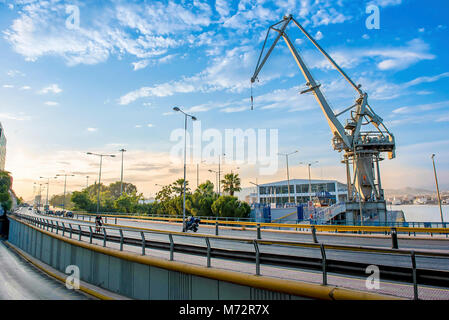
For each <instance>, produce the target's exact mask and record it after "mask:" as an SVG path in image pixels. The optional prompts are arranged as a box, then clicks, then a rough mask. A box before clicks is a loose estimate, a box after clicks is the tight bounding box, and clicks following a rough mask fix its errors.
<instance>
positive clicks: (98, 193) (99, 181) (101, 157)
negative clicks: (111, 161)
mask: <svg viewBox="0 0 449 320" xmlns="http://www.w3.org/2000/svg"><path fill="white" fill-rule="evenodd" d="M87 154H88V155H93V156H97V157H100V173H99V174H98V191H97V214H98V213H99V212H100V186H101V165H102V164H103V157H111V158H114V157H115V155H114V154H101V153H92V152H87Z"/></svg>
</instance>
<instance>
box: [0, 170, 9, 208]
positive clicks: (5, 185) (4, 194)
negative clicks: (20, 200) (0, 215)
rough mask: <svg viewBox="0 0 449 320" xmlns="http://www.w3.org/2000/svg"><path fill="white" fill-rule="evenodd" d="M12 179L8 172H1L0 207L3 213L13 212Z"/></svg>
mask: <svg viewBox="0 0 449 320" xmlns="http://www.w3.org/2000/svg"><path fill="white" fill-rule="evenodd" d="M11 185H12V177H11V175H10V173H9V172H8V171H0V206H1V207H2V209H3V212H4V213H6V212H7V211H9V210H11V207H12V198H11V195H10V190H11Z"/></svg>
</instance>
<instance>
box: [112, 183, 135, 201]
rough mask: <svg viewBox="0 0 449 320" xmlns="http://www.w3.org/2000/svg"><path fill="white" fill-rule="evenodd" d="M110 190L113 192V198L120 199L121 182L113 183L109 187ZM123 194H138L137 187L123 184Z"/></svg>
mask: <svg viewBox="0 0 449 320" xmlns="http://www.w3.org/2000/svg"><path fill="white" fill-rule="evenodd" d="M108 190H109V191H110V192H111V196H112V197H113V198H114V199H118V198H119V197H120V196H121V194H120V181H116V182H114V183H111V184H110V185H109V186H108ZM123 193H128V194H133V193H137V187H136V186H135V185H133V184H132V183H128V182H123Z"/></svg>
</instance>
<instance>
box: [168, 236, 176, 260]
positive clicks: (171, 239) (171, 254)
mask: <svg viewBox="0 0 449 320" xmlns="http://www.w3.org/2000/svg"><path fill="white" fill-rule="evenodd" d="M168 239H170V261H173V251H174V249H175V243H174V242H173V236H172V235H171V233H170V234H169V235H168Z"/></svg>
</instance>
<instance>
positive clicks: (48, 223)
mask: <svg viewBox="0 0 449 320" xmlns="http://www.w3.org/2000/svg"><path fill="white" fill-rule="evenodd" d="M46 220H47V231H48V229H50V222H49V221H48V219H46Z"/></svg>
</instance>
